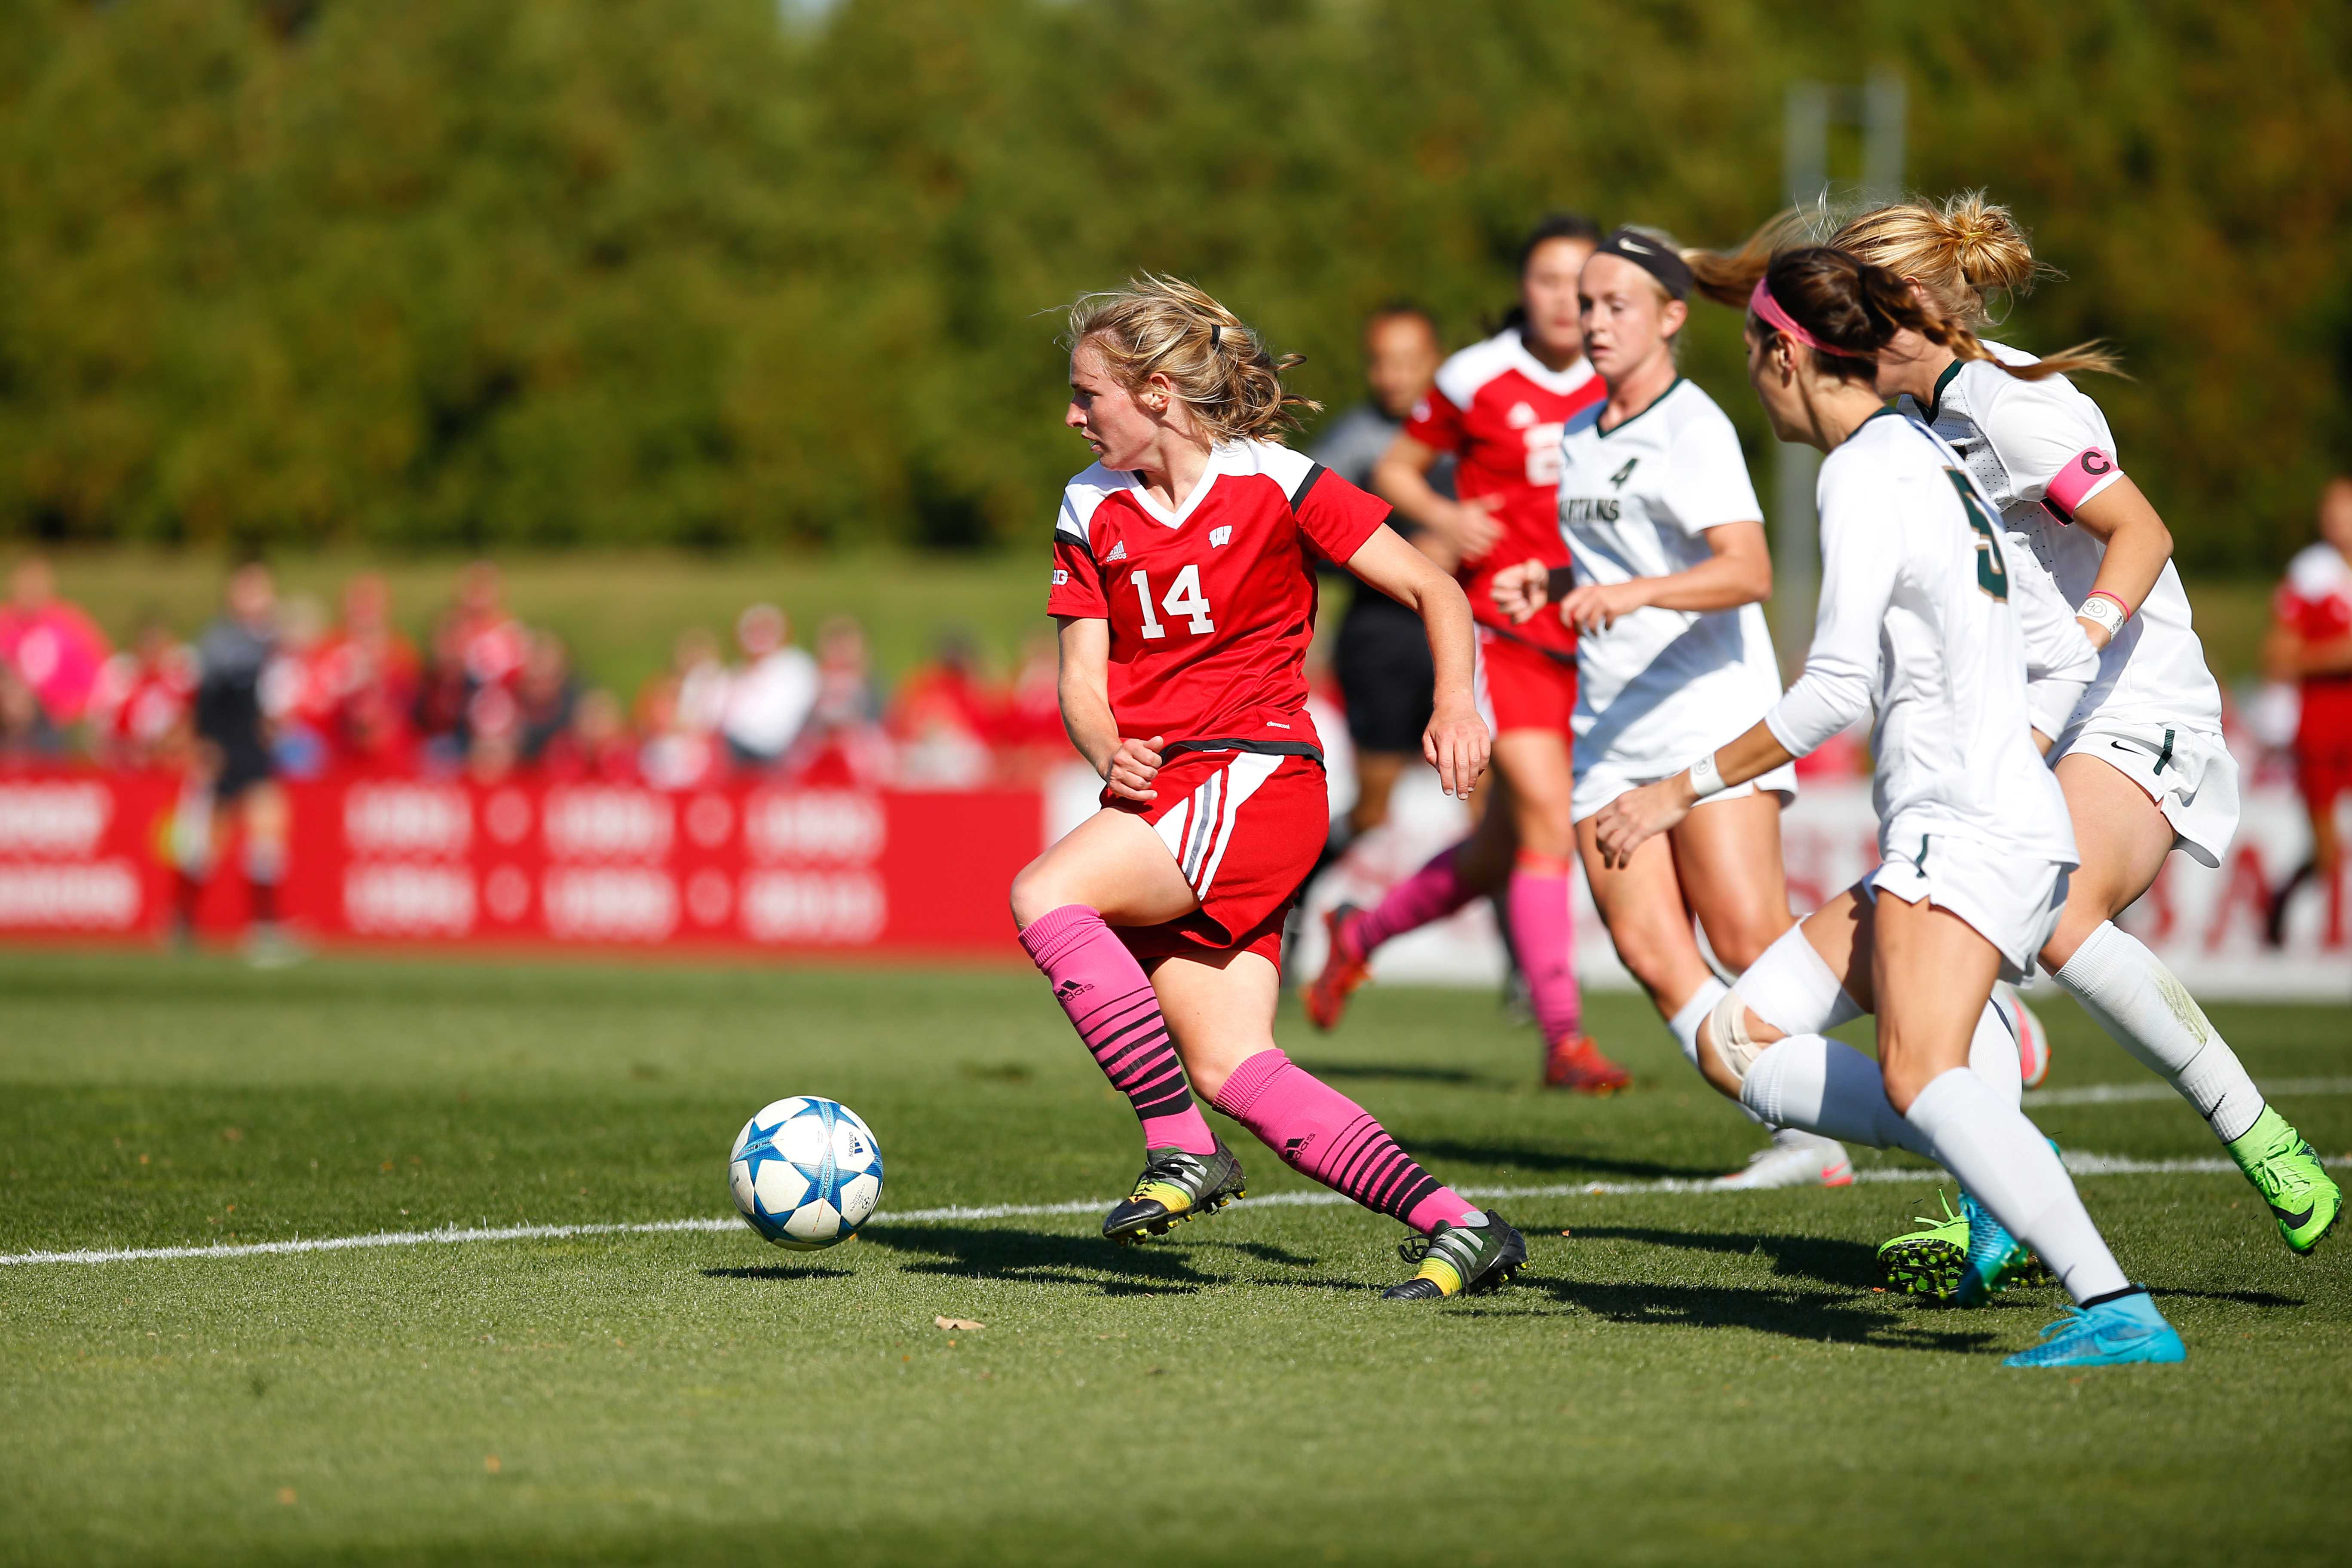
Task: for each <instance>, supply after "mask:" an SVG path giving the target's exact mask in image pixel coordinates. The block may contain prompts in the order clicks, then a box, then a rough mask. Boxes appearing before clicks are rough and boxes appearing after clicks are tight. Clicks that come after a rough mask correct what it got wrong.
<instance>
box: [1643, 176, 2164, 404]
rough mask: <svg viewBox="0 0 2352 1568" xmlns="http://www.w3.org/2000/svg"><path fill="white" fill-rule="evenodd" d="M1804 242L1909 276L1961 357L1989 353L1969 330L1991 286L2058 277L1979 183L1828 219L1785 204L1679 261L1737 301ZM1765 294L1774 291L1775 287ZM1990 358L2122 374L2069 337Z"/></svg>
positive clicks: (2097, 349) (2110, 360)
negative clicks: (1731, 238) (2039, 353)
mask: <svg viewBox="0 0 2352 1568" xmlns="http://www.w3.org/2000/svg"><path fill="white" fill-rule="evenodd" d="M1805 245H1826V246H1830V247H1834V248H1836V249H1839V250H1843V251H1849V252H1851V253H1852V254H1853V255H1854V256H1855V257H1857V258H1860V259H1862V260H1864V261H1866V262H1869V263H1872V264H1873V265H1874V266H1877V267H1881V268H1885V269H1886V270H1888V271H1890V272H1893V273H1895V275H1896V276H1898V277H1900V278H1901V279H1904V280H1905V281H1906V283H1916V284H1917V285H1918V286H1919V288H1920V290H1921V291H1922V292H1924V293H1925V294H1926V295H1927V297H1928V299H1929V300H1933V301H1934V302H1935V305H1936V309H1937V311H1938V312H1939V313H1940V314H1941V315H1942V316H1943V318H1944V319H1945V320H1947V321H1950V322H1951V323H1952V324H1953V325H1954V326H1955V327H1957V328H1958V330H1959V331H1960V332H1961V333H1962V334H1963V335H1964V337H1965V338H1966V341H1967V342H1969V344H1971V345H1974V346H1973V348H1971V349H1962V348H1959V347H1957V346H1954V347H1953V352H1954V353H1958V354H1959V355H1960V357H1961V358H1963V359H1991V358H1992V356H1991V355H1990V353H1987V352H1986V351H1985V349H1984V347H1983V345H1982V344H1981V343H1980V342H1978V340H1977V335H1976V334H1977V332H1978V331H1979V330H1981V329H1982V328H1985V327H1988V326H1990V325H1992V324H1993V323H1992V318H1991V316H1990V311H1989V310H1988V308H1987V305H1986V295H1987V294H1989V293H1992V292H1996V291H1997V292H2000V293H2004V294H2008V295H2010V296H2012V297H2014V296H2016V295H2019V294H2024V293H2028V292H2031V291H2032V288H2033V285H2034V282H2035V280H2036V279H2040V278H2045V277H2060V276H2063V274H2061V273H2060V272H2059V271H2058V269H2057V268H2053V267H2051V266H2049V265H2048V264H2047V263H2044V262H2042V261H2039V260H2036V259H2035V258H2034V255H2033V247H2032V242H2031V241H2030V240H2028V238H2027V237H2026V234H2025V231H2024V230H2023V229H2022V228H2021V227H2020V226H2018V223H2017V219H2016V217H2015V216H2014V215H2013V214H2011V212H2010V210H2009V209H2008V208H2007V207H2005V206H2001V205H1997V204H1995V203H1993V202H1990V201H1988V200H1987V199H1986V198H1985V194H1984V193H1983V192H1982V191H1962V192H1960V193H1959V194H1958V195H1952V196H1947V197H1945V198H1944V199H1943V200H1942V201H1941V202H1930V201H1925V200H1919V199H1914V200H1911V201H1907V202H1895V203H1890V204H1888V205H1884V206H1877V207H1872V208H1869V209H1868V210H1866V211H1864V212H1863V213H1861V214H1860V215H1858V216H1854V217H1852V218H1849V219H1847V220H1846V221H1844V222H1843V223H1838V222H1836V221H1835V220H1834V219H1833V218H1832V215H1831V214H1830V213H1829V212H1828V210H1827V209H1826V208H1822V209H1816V210H1815V211H1813V212H1811V213H1806V212H1803V211H1801V210H1791V211H1789V212H1784V213H1781V214H1780V215H1779V216H1776V217H1774V218H1773V219H1772V220H1771V221H1770V222H1769V223H1767V224H1765V225H1764V226H1763V227H1761V228H1759V229H1758V230H1757V231H1756V232H1755V233H1754V234H1752V235H1750V236H1748V239H1747V241H1746V242H1745V243H1744V244H1742V245H1741V246H1740V247H1739V248H1738V250H1735V251H1731V252H1728V253H1726V252H1720V251H1706V250H1692V251H1685V252H1684V253H1683V259H1684V260H1685V262H1687V263H1689V265H1690V269H1691V273H1692V276H1693V278H1694V279H1696V285H1697V288H1698V289H1699V291H1700V292H1701V293H1703V294H1705V295H1706V297H1707V298H1708V299H1710V300H1717V301H1718V302H1720V303H1723V304H1727V305H1732V306H1735V307H1738V308H1742V309H1744V308H1745V307H1746V306H1747V303H1748V294H1749V292H1750V291H1751V290H1753V289H1755V287H1756V280H1757V279H1759V278H1761V277H1763V276H1764V275H1765V270H1766V268H1768V267H1769V265H1770V264H1771V262H1772V260H1773V258H1775V257H1776V256H1778V255H1780V253H1782V252H1784V251H1787V250H1789V249H1790V248H1792V247H1800V246H1805ZM1774 292H1775V294H1776V295H1777V294H1778V290H1777V289H1776V290H1775V291H1774ZM1784 303H1785V301H1784ZM1948 346H1950V345H1948ZM1994 363H2000V365H2001V368H2002V369H2003V370H2005V371H2007V372H2008V373H2009V374H2011V375H2013V376H2016V377H2017V378H2018V379H2019V380H2021V381H2042V380H2046V379H2047V378H2049V377H2051V376H2053V375H2074V374H2082V373H2084V372H2086V371H2098V372H2102V373H2104V374H2109V375H2121V374H2123V367H2122V366H2121V364H2119V363H2117V362H2116V357H2115V355H2113V354H2112V353H2108V352H2107V351H2106V350H2105V348H2103V347H2101V346H2100V345H2099V343H2098V342H2095V341H2094V342H2082V343H2076V344H2074V346H2072V347H2071V348H2066V349H2062V350H2060V351H2059V352H2058V353H2054V354H2052V355H2050V356H2049V357H2047V358H2045V359H2042V360H2037V361H2036V362H2035V363H2032V364H2022V365H2020V364H2008V363H2002V362H2000V361H1997V360H1996V361H1995V362H1994Z"/></svg>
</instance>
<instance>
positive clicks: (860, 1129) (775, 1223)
mask: <svg viewBox="0 0 2352 1568" xmlns="http://www.w3.org/2000/svg"><path fill="white" fill-rule="evenodd" d="M727 1185H728V1189H729V1190H730V1192H732V1193H733V1194H734V1195H735V1206H736V1207H737V1208H738V1209H740V1210H741V1211H742V1213H743V1219H744V1222H745V1223H746V1224H748V1225H750V1226H751V1228H752V1229H753V1230H756V1231H758V1232H759V1233H760V1234H761V1236H763V1237H767V1238H768V1239H769V1240H770V1241H772V1242H774V1243H775V1244H776V1245H777V1246H778V1247H790V1248H791V1249H792V1250H793V1251H794V1252H814V1251H816V1250H818V1249H819V1248H821V1247H831V1246H833V1245H834V1244H835V1242H839V1241H846V1240H848V1239H849V1238H850V1237H853V1236H855V1235H856V1234H857V1227H858V1226H861V1225H864V1224H865V1223H866V1216H867V1215H871V1214H872V1213H873V1212H874V1205H876V1204H877V1203H879V1202H881V1201H882V1149H881V1146H880V1145H879V1144H877V1143H876V1142H874V1132H873V1130H872V1129H870V1128H868V1127H867V1126H866V1123H865V1122H864V1121H860V1120H859V1119H858V1116H857V1113H856V1111H854V1110H850V1109H849V1107H847V1106H845V1105H844V1104H842V1103H841V1102H839V1101H838V1100H819V1099H818V1098H816V1097H815V1096H814V1095H806V1094H796V1095H793V1096H792V1097H791V1098H790V1099H788V1100H777V1101H776V1102H775V1103H774V1104H772V1105H770V1106H768V1107H766V1108H764V1109H763V1110H761V1111H760V1113H759V1114H758V1115H756V1116H754V1117H752V1118H751V1121H746V1122H745V1123H743V1131H740V1132H739V1133H737V1134H736V1135H735V1149H734V1152H732V1153H730V1154H729V1155H728V1157H727Z"/></svg>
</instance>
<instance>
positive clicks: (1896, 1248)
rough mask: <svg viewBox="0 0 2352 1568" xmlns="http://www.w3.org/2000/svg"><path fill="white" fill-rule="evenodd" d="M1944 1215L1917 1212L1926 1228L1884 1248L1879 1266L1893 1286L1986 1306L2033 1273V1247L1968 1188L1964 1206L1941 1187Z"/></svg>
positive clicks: (1955, 1302) (1950, 1301)
mask: <svg viewBox="0 0 2352 1568" xmlns="http://www.w3.org/2000/svg"><path fill="white" fill-rule="evenodd" d="M1936 1201H1937V1203H1938V1204H1941V1205H1943V1209H1944V1217H1943V1218H1942V1219H1940V1220H1933V1219H1929V1218H1928V1217H1927V1215H1918V1216H1916V1223H1917V1224H1919V1225H1921V1226H1925V1227H1926V1228H1925V1229H1921V1230H1915V1231H1911V1232H1908V1233H1906V1234H1905V1235H1903V1236H1898V1237H1895V1238H1894V1239H1893V1240H1892V1241H1889V1242H1887V1243H1885V1245H1884V1246H1882V1247H1879V1249H1878V1268H1879V1272H1880V1273H1881V1274H1882V1275H1883V1276H1884V1277H1885V1280H1886V1287H1887V1289H1890V1290H1898V1291H1902V1292H1904V1293H1906V1294H1908V1295H1913V1296H1925V1297H1926V1298H1927V1299H1928V1300H1931V1301H1942V1302H1946V1303H1948V1304H1950V1305H1955V1306H1961V1307H1980V1306H1982V1305H1983V1304H1984V1302H1985V1299H1986V1298H1987V1297H1989V1296H1993V1295H1997V1294H1999V1293H2000V1291H2003V1290H2006V1289H2009V1288H2010V1287H2011V1286H2012V1285H2015V1284H2017V1283H2019V1282H2020V1281H2021V1280H2023V1279H2027V1278H2028V1277H2029V1276H2031V1275H2032V1273H2033V1272H2034V1271H2035V1268H2036V1267H2037V1265H2036V1261H2035V1258H2034V1256H2033V1253H2032V1249H2031V1248H2029V1247H2027V1246H2026V1245H2025V1244H2024V1243H2023V1242H2021V1241H2020V1240H2018V1239H2017V1237H2013V1236H2011V1234H2010V1233H2009V1230H2008V1227H2006V1226H2003V1225H2002V1224H2001V1223H2000V1221H1999V1220H1997V1219H1995V1218H1993V1216H1992V1215H1991V1213H1990V1211H1989V1210H1987V1209H1986V1208H1985V1207H1984V1205H1981V1204H1979V1203H1978V1202H1977V1201H1976V1199H1974V1198H1972V1197H1970V1196H1969V1194H1968V1193H1967V1192H1966V1191H1965V1190H1963V1191H1962V1192H1961V1194H1960V1207H1959V1212H1958V1213H1957V1214H1955V1213H1954V1212H1953V1211H1952V1205H1951V1200H1949V1199H1948V1198H1947V1197H1945V1196H1944V1194H1942V1193H1941V1192H1940V1191H1939V1192H1937V1194H1936Z"/></svg>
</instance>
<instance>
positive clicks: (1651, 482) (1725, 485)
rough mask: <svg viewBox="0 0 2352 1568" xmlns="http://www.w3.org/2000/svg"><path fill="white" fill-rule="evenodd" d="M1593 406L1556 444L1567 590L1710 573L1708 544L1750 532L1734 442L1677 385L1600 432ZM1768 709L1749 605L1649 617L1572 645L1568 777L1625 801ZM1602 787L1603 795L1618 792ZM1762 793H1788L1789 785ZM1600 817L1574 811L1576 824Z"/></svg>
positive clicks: (1765, 641) (1646, 612)
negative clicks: (1702, 567) (1736, 528)
mask: <svg viewBox="0 0 2352 1568" xmlns="http://www.w3.org/2000/svg"><path fill="white" fill-rule="evenodd" d="M1603 406H1604V405H1601V404H1595V405H1593V406H1592V407H1591V408H1587V409H1584V410H1582V411H1580V413H1578V414H1576V415H1575V416H1572V417H1571V418H1570V419H1569V421H1568V423H1567V425H1566V426H1564V427H1563V428H1562V431H1561V434H1560V473H1559V531H1560V534H1561V536H1562V537H1563V538H1564V539H1565V540H1566V541H1567V542H1568V549H1569V556H1570V560H1571V562H1572V563H1574V566H1575V572H1576V581H1577V582H1578V583H1579V584H1585V583H1602V584H1608V583H1623V582H1628V581H1630V580H1632V579H1633V578H1636V577H1664V576H1670V575H1672V574H1675V573H1677V572H1686V571H1688V570H1690V569H1691V568H1692V567H1694V566H1696V565H1698V564H1700V563H1703V562H1705V561H1707V560H1709V559H1710V558H1711V557H1712V556H1713V554H1714V552H1713V551H1711V550H1709V549H1708V548H1707V542H1706V531H1707V530H1709V529H1711V528H1721V527H1722V526H1724V525H1725V524H1726V523H1733V522H1761V521H1763V517H1764V509H1763V508H1762V507H1760V506H1759V505H1758V504H1757V503H1756V488H1755V486H1753V485H1752V484H1750V483H1749V482H1748V464H1747V462H1746V460H1745V459H1744V458H1741V456H1740V453H1739V437H1738V433H1737V432H1735V431H1734V430H1733V429H1732V427H1731V421H1730V420H1729V419H1727V418H1726V417H1725V416H1724V413H1723V410H1722V409H1720V408H1718V407H1717V406H1716V405H1715V400H1714V399H1713V398H1711V397H1709V396H1707V395H1706V393H1704V392H1702V391H1700V390H1699V388H1698V387H1697V386H1696V385H1695V384H1692V383H1690V382H1687V381H1677V382H1675V384H1674V385H1673V386H1671V387H1669V388H1668V389H1667V390H1666V392H1665V394H1664V395H1663V396H1661V397H1660V398H1659V399H1658V400H1657V401H1656V402H1655V403H1653V404H1652V405H1650V406H1649V407H1647V408H1645V409H1643V411H1642V412H1641V413H1639V414H1637V415H1635V416H1633V418H1631V419H1628V420H1626V421H1625V422H1624V423H1623V424H1622V425H1620V426H1616V427H1615V428H1614V429H1612V430H1607V431H1603V430H1602V429H1601V424H1600V417H1601V408H1602V407H1603ZM1779 696H1780V665H1779V663H1778V662H1777V661H1776V660H1775V659H1774V658H1773V656H1772V635H1771V633H1770V632H1769V631H1767V630H1766V629H1765V626H1764V610H1763V606H1761V605H1740V606H1739V607H1738V608H1737V609H1731V610H1713V611H1706V612H1699V611H1694V610H1664V609H1659V608H1657V607H1655V606H1650V607H1646V608H1643V609H1639V610H1636V611H1634V612H1633V614H1632V615H1630V616H1621V617H1619V619H1618V620H1617V621H1616V622H1615V623H1614V624H1613V625H1612V626H1608V627H1607V628H1605V629H1604V630H1601V631H1591V632H1585V633H1583V634H1581V635H1580V636H1579V637H1578V638H1577V639H1576V716H1575V719H1574V721H1573V728H1574V730H1575V733H1576V752H1575V757H1576V776H1577V779H1578V781H1579V784H1580V789H1579V794H1580V797H1583V796H1589V795H1591V794H1592V792H1591V790H1590V789H1588V788H1586V787H1585V785H1584V781H1586V780H1587V778H1588V777H1590V776H1592V775H1594V774H1595V773H1596V772H1598V773H1605V774H1607V775H1610V776H1611V777H1612V778H1613V779H1617V780H1622V781H1623V784H1624V787H1630V785H1631V784H1639V783H1642V782H1643V781H1645V780H1647V779H1653V778H1662V777H1664V775H1665V774H1667V773H1672V772H1674V771H1675V769H1677V768H1682V767H1687V766H1688V765H1689V764H1690V763H1693V762H1695V761H1696V760H1697V759H1698V758H1699V757H1701V756H1704V755H1705V754H1706V753H1707V752H1711V751H1713V750H1715V749H1716V748H1717V747H1718V746H1721V745H1723V744H1724V743H1725V742H1728V741H1730V740H1731V739H1733V738H1734V737H1735V736H1737V735H1738V734H1739V733H1740V732H1741V731H1744V730H1746V729H1748V727H1749V726H1750V725H1752V724H1754V723H1755V722H1756V721H1757V720H1758V719H1759V718H1761V717H1763V715H1764V710H1766V709H1768V708H1769V707H1771V706H1772V703H1773V701H1774V700H1775V699H1777V698H1778V697H1779ZM1617 787H1618V786H1617V785H1613V784H1612V793H1613V791H1614V790H1615V788H1617ZM1772 787H1788V788H1790V789H1791V790H1793V787H1794V786H1793V782H1791V783H1790V784H1787V785H1786V786H1783V785H1782V784H1781V782H1780V781H1779V780H1775V781H1773V784H1772ZM1588 806H1590V808H1591V810H1592V811H1597V810H1599V809H1600V805H1599V804H1598V803H1596V802H1595V801H1593V800H1591V799H1589V798H1580V799H1579V801H1578V803H1577V811H1578V814H1579V816H1585V815H1589V814H1590V813H1589V812H1588V810H1587V807H1588Z"/></svg>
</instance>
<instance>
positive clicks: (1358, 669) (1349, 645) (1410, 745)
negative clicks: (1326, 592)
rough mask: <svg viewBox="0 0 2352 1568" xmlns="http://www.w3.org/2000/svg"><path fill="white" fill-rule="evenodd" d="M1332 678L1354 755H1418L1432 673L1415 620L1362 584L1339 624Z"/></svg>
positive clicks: (1424, 638) (1434, 683) (1434, 681)
mask: <svg viewBox="0 0 2352 1568" xmlns="http://www.w3.org/2000/svg"><path fill="white" fill-rule="evenodd" d="M1331 669H1332V673H1333V674H1335V675H1337V676H1338V677H1339V694H1340V696H1341V697H1343V698H1345V699H1346V700H1347V703H1348V735H1349V739H1351V740H1353V741H1354V742H1356V749H1357V750H1358V751H1360V752H1409V753H1417V752H1420V750H1421V735H1422V731H1424V730H1426V729H1428V728H1429V710H1430V705H1431V703H1432V702H1433V701H1434V700H1435V696H1436V689H1437V671H1436V669H1435V668H1434V667H1433V665H1432V664H1431V663H1430V658H1429V633H1428V632H1427V631H1426V630H1424V629H1423V626H1422V624H1421V617H1420V616H1417V615H1414V614H1413V613H1412V611H1411V610H1408V609H1406V608H1405V607H1404V606H1403V605H1400V604H1398V603H1397V602H1396V601H1395V600H1394V599H1391V598H1390V597H1389V596H1388V595H1386V594H1383V593H1381V591H1380V590H1379V589H1378V588H1374V587H1371V586H1369V585H1368V584H1357V585H1356V594H1355V597H1354V598H1353V599H1352V600H1350V601H1349V605H1348V613H1347V615H1345V616H1342V617H1341V618H1340V621H1339V637H1338V639H1337V642H1336V645H1335V647H1333V649H1332V658H1331Z"/></svg>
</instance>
